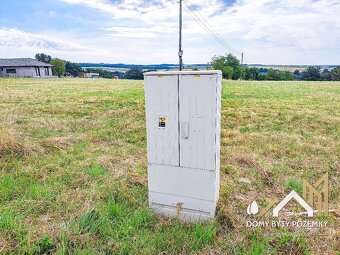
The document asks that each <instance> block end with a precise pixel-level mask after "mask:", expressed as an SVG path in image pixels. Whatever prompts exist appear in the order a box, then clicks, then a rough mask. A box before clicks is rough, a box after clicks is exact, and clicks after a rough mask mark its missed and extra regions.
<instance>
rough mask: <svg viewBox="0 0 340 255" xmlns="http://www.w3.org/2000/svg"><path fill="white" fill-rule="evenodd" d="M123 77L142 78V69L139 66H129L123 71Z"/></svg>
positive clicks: (130, 78)
mask: <svg viewBox="0 0 340 255" xmlns="http://www.w3.org/2000/svg"><path fill="white" fill-rule="evenodd" d="M124 78H125V79H129V80H143V79H144V75H143V71H142V69H139V68H131V69H130V70H128V71H127V72H126V73H125V76H124Z"/></svg>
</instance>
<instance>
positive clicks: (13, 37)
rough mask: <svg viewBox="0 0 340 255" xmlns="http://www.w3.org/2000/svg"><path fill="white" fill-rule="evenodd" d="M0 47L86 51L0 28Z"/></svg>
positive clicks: (66, 43)
mask: <svg viewBox="0 0 340 255" xmlns="http://www.w3.org/2000/svg"><path fill="white" fill-rule="evenodd" d="M0 46H3V47H18V48H20V47H28V48H37V49H42V50H43V49H45V50H55V51H83V50H88V49H85V48H82V47H80V46H79V45H77V44H75V43H70V42H64V41H61V40H58V39H54V38H51V37H50V36H45V35H40V34H33V33H29V32H25V31H22V30H19V29H16V28H0Z"/></svg>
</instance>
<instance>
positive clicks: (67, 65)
mask: <svg viewBox="0 0 340 255" xmlns="http://www.w3.org/2000/svg"><path fill="white" fill-rule="evenodd" d="M35 59H36V60H38V61H41V62H44V63H48V64H51V65H53V66H52V73H53V75H55V76H58V77H61V76H73V77H78V76H79V75H80V74H81V73H83V72H84V71H83V69H82V68H81V67H80V65H79V64H77V63H73V62H70V61H67V60H63V59H60V58H52V57H51V56H50V55H47V54H45V53H37V54H35Z"/></svg>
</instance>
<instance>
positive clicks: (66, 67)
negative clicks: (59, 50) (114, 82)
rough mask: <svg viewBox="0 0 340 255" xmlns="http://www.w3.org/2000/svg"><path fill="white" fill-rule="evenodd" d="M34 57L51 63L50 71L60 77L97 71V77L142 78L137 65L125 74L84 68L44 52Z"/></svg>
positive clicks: (77, 75) (141, 71)
mask: <svg viewBox="0 0 340 255" xmlns="http://www.w3.org/2000/svg"><path fill="white" fill-rule="evenodd" d="M35 59H36V60H38V61H41V62H44V63H48V64H51V65H53V67H52V73H53V75H55V76H58V77H62V76H73V77H79V76H81V75H82V74H83V73H98V74H99V77H101V78H107V79H112V77H113V76H117V77H119V78H124V79H131V80H143V79H144V75H143V70H142V69H140V68H138V67H133V68H131V69H130V70H128V71H127V72H126V73H125V74H124V73H122V72H118V71H113V72H111V71H107V70H105V69H103V68H98V67H92V68H85V69H82V67H81V66H80V65H79V64H77V63H73V62H70V61H67V60H63V59H60V58H52V57H51V56H50V55H48V54H45V53H38V54H36V55H35Z"/></svg>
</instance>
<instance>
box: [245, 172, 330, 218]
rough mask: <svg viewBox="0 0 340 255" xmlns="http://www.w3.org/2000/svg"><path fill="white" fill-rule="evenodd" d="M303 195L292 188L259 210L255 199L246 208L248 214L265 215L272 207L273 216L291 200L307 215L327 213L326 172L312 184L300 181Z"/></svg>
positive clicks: (327, 187)
mask: <svg viewBox="0 0 340 255" xmlns="http://www.w3.org/2000/svg"><path fill="white" fill-rule="evenodd" d="M302 189H303V195H302V197H301V196H300V195H299V194H298V193H297V192H296V191H295V190H292V191H291V192H290V193H289V194H288V195H287V196H286V197H285V198H284V199H283V200H281V201H279V200H278V199H277V198H274V199H272V200H271V201H270V202H269V204H268V205H267V206H266V207H265V208H263V209H261V210H259V206H258V204H257V203H256V201H253V202H252V203H251V204H250V205H249V206H248V208H247V213H248V215H257V214H258V215H257V216H258V217H262V216H264V215H266V214H267V213H268V212H269V211H270V210H271V209H272V208H273V210H272V212H273V213H272V215H273V217H279V215H280V211H281V210H282V209H283V208H284V207H285V206H287V205H288V204H289V203H290V202H291V201H292V200H294V201H295V202H296V203H297V204H299V205H300V206H301V207H302V208H303V209H304V210H305V212H302V214H307V216H308V217H314V213H317V214H318V215H319V216H321V215H324V216H328V215H329V198H328V196H329V181H328V173H326V174H324V175H323V176H322V177H321V178H320V179H319V180H318V181H317V182H316V183H315V184H314V185H312V184H310V183H309V182H308V181H306V180H303V181H302Z"/></svg>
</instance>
